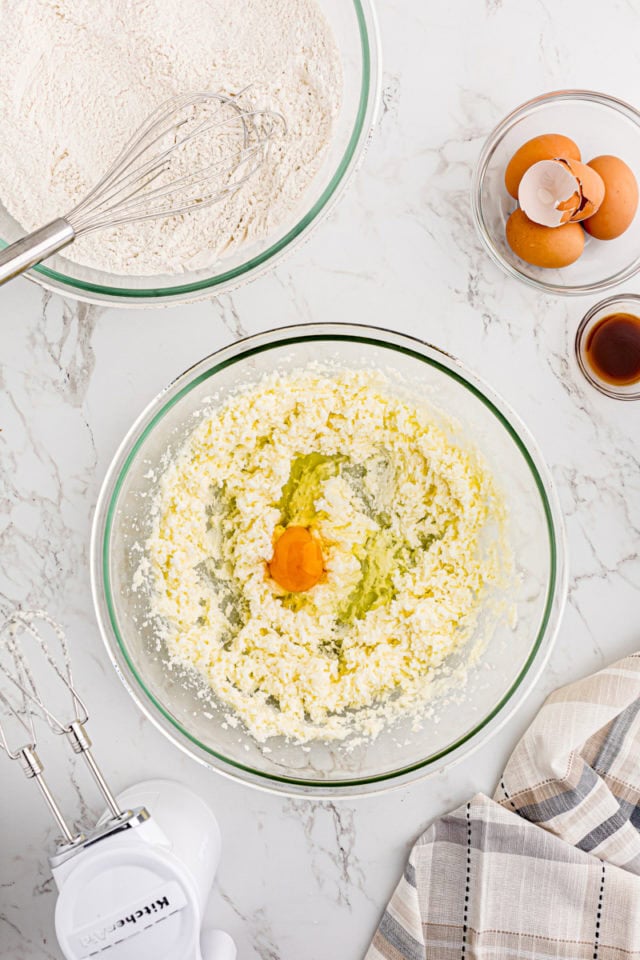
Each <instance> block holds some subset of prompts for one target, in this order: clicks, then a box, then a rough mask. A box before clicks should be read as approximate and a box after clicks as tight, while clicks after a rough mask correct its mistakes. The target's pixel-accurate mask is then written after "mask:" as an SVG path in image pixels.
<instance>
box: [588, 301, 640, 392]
mask: <svg viewBox="0 0 640 960" xmlns="http://www.w3.org/2000/svg"><path fill="white" fill-rule="evenodd" d="M576 359H577V361H578V365H579V367H580V369H581V370H582V372H583V374H584V375H585V377H586V378H587V380H588V381H589V383H590V384H591V385H592V386H594V387H595V388H596V390H599V391H600V393H604V394H605V395H606V396H607V397H613V398H614V399H615V400H640V295H638V294H635V293H628V294H625V295H624V296H617V297H608V298H607V299H606V300H601V301H600V303H597V304H596V305H595V307H592V308H591V310H589V312H588V313H587V314H585V316H584V317H583V319H582V322H581V323H580V326H579V327H578V332H577V334H576Z"/></svg>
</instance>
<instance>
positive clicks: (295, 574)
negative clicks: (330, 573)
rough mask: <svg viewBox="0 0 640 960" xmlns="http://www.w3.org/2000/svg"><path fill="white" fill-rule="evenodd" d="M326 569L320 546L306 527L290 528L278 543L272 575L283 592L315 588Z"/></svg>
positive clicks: (271, 569) (271, 568)
mask: <svg viewBox="0 0 640 960" xmlns="http://www.w3.org/2000/svg"><path fill="white" fill-rule="evenodd" d="M323 570H324V567H323V560H322V549H321V547H320V543H319V542H318V541H317V540H316V539H315V538H314V537H312V536H311V534H310V533H309V531H308V530H307V528H306V527H287V529H286V530H285V531H284V533H283V534H282V535H281V536H280V537H279V538H278V540H277V541H276V544H275V547H274V549H273V557H272V559H271V563H270V564H269V573H270V574H271V576H272V577H273V579H274V580H275V581H276V583H279V584H280V586H281V587H282V588H283V590H287V591H288V592H289V593H301V592H302V591H303V590H309V589H310V588H311V587H313V586H315V585H316V583H317V582H318V580H319V579H320V577H321V576H322V573H323Z"/></svg>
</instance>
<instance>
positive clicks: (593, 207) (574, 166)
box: [562, 159, 605, 221]
mask: <svg viewBox="0 0 640 960" xmlns="http://www.w3.org/2000/svg"><path fill="white" fill-rule="evenodd" d="M562 162H563V163H564V164H566V166H567V167H568V168H569V170H570V171H571V173H572V174H573V175H574V177H575V178H576V180H577V181H578V184H579V187H580V193H581V195H582V199H581V201H580V206H579V208H578V210H577V211H576V212H575V213H574V214H573V216H572V217H571V219H572V220H574V221H579V220H586V218H587V217H592V216H593V215H594V213H597V212H598V210H599V209H600V206H601V204H602V201H603V200H604V196H605V184H604V180H603V179H602V177H601V176H600V174H599V173H598V172H597V170H593V169H592V168H591V167H590V166H589V165H588V164H586V163H580V161H579V160H571V159H566V160H565V159H563V160H562Z"/></svg>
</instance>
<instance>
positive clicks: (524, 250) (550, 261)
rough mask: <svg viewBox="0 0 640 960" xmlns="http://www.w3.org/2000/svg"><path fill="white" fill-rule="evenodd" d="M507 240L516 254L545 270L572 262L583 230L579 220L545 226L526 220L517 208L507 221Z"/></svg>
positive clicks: (582, 245)
mask: <svg viewBox="0 0 640 960" xmlns="http://www.w3.org/2000/svg"><path fill="white" fill-rule="evenodd" d="M506 236H507V243H508V244H509V246H510V247H511V249H512V250H513V252H514V253H515V255H516V256H517V257H520V259H521V260H524V261H525V263H531V264H533V266H535V267H545V268H547V269H549V270H553V269H557V268H558V267H568V266H569V264H570V263H575V261H576V260H577V259H578V257H579V256H580V255H581V253H582V251H583V250H584V230H583V229H582V227H581V226H580V224H579V223H564V224H562V226H560V227H545V226H543V225H542V224H540V223H534V222H533V220H529V218H528V217H527V215H526V214H525V213H524V212H523V211H522V210H520V209H517V210H514V211H513V213H512V214H511V216H510V217H509V219H508V220H507V227H506Z"/></svg>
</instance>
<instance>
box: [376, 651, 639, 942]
mask: <svg viewBox="0 0 640 960" xmlns="http://www.w3.org/2000/svg"><path fill="white" fill-rule="evenodd" d="M494 957H495V958H504V960H511V958H526V960H552V958H553V960H556V958H562V960H634V958H640V654H635V655H634V656H630V657H626V658H625V659H624V660H620V661H619V662H618V663H616V664H614V665H613V666H611V667H609V668H608V669H605V670H602V671H600V672H599V673H596V674H594V675H593V676H591V677H587V678H586V679H585V680H580V681H579V682H578V683H573V684H571V685H570V686H568V687H564V688H563V689H561V690H557V691H556V692H555V693H554V694H552V695H551V696H550V697H549V699H548V700H547V701H546V703H545V704H544V706H543V707H542V709H541V710H540V713H539V714H538V716H537V717H536V719H535V720H534V722H533V724H532V726H531V727H530V729H529V730H528V732H527V733H526V734H525V736H524V737H523V739H522V740H521V741H520V743H519V744H518V746H517V747H516V749H515V751H514V753H513V755H512V756H511V759H510V760H509V763H508V765H507V768H506V770H505V772H504V776H503V777H502V779H501V781H500V784H499V785H498V789H497V790H496V792H495V795H494V798H493V800H490V799H489V797H486V796H484V795H483V794H478V795H476V796H475V797H473V798H472V799H471V800H470V801H469V802H468V803H466V804H465V805H464V806H462V807H460V808H459V809H458V810H454V811H453V812H452V813H450V814H448V815H447V816H445V817H443V818H442V819H441V820H437V821H436V822H435V823H433V824H432V825H431V826H430V827H429V829H428V830H427V831H426V832H425V833H424V834H423V835H422V836H421V837H420V838H419V840H418V841H417V843H416V844H415V846H414V848H413V850H412V852H411V856H410V857H409V861H408V863H407V865H406V868H405V871H404V875H403V877H402V879H401V880H400V883H399V884H398V887H397V888H396V891H395V893H394V895H393V897H392V898H391V901H390V903H389V905H388V907H387V909H386V910H385V913H384V915H383V917H382V921H381V923H380V926H379V927H378V930H377V932H376V935H375V937H374V939H373V942H372V944H371V946H370V948H369V950H368V952H367V955H366V960H425V958H428V960H476V958H482V960H492V958H494Z"/></svg>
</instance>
